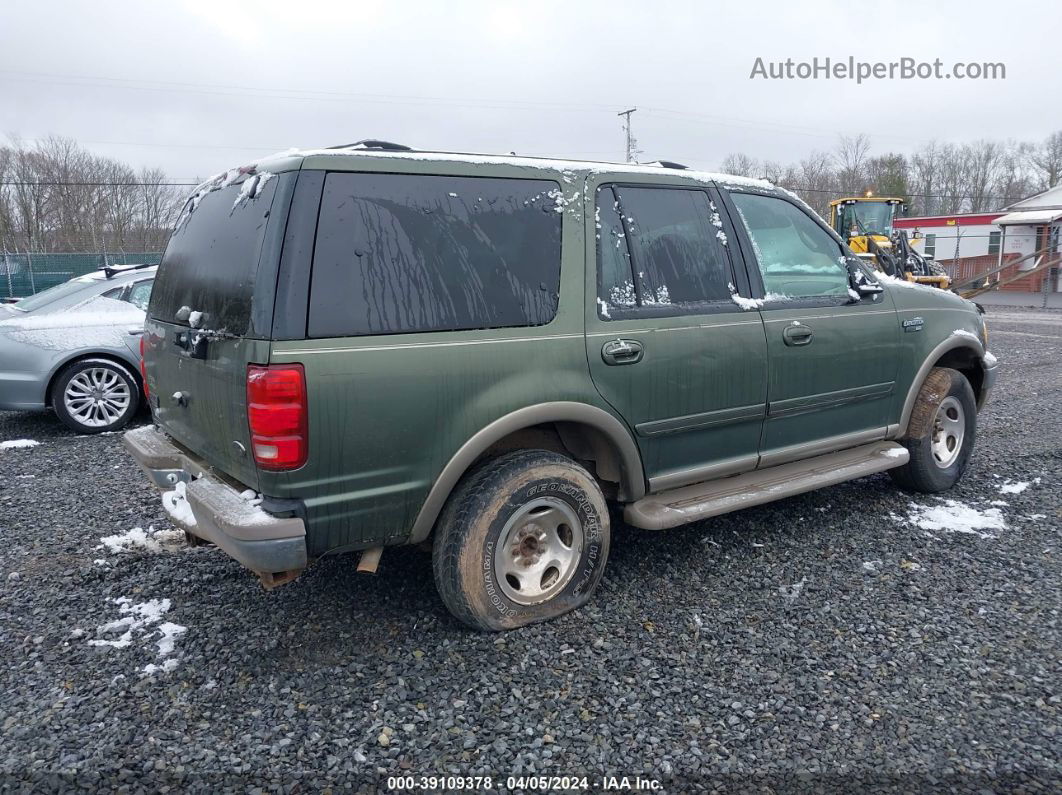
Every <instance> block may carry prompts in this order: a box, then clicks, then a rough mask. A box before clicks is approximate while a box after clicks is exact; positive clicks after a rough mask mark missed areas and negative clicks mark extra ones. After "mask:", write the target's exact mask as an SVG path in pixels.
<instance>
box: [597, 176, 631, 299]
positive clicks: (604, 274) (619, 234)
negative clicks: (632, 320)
mask: <svg viewBox="0 0 1062 795" xmlns="http://www.w3.org/2000/svg"><path fill="white" fill-rule="evenodd" d="M596 213H597V215H596V216H595V217H596V220H597V308H598V313H599V314H600V315H601V316H602V317H610V316H611V315H610V310H611V309H612V308H616V309H629V308H631V307H634V306H637V305H638V293H637V291H636V290H635V289H634V268H633V267H632V266H631V257H630V254H629V253H628V249H627V236H626V233H625V232H624V231H623V219H622V218H621V217H620V211H619V200H618V199H617V198H616V194H615V192H614V191H613V190H612V188H611V187H610V186H605V187H603V188H598V190H597V209H596Z"/></svg>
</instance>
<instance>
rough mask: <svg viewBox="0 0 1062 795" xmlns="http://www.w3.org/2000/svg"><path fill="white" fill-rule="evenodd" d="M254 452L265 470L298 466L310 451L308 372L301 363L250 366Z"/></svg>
mask: <svg viewBox="0 0 1062 795" xmlns="http://www.w3.org/2000/svg"><path fill="white" fill-rule="evenodd" d="M247 424H248V425H249V426H250V429H251V451H252V453H253V455H254V460H255V463H257V464H258V466H260V467H261V468H262V469H271V470H287V469H298V468H299V467H301V466H302V465H303V464H305V463H306V458H307V456H308V454H309V439H308V436H309V432H308V428H309V423H308V421H307V411H306V373H305V372H304V371H303V369H302V365H301V364H283V365H269V366H264V367H263V366H260V365H254V364H252V365H250V366H249V367H248V368H247Z"/></svg>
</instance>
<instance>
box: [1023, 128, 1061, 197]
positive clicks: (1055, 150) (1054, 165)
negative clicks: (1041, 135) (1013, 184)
mask: <svg viewBox="0 0 1062 795" xmlns="http://www.w3.org/2000/svg"><path fill="white" fill-rule="evenodd" d="M1030 160H1031V161H1032V164H1033V166H1035V167H1036V170H1037V171H1038V172H1039V175H1040V185H1039V187H1040V189H1041V190H1046V189H1047V188H1053V187H1054V186H1055V185H1057V184H1059V182H1062V130H1059V131H1058V132H1054V133H1051V135H1049V136H1047V139H1046V140H1045V141H1044V142H1043V143H1042V144H1041V145H1040V146H1039V147H1037V148H1036V149H1034V150H1033V151H1032V153H1031V157H1030Z"/></svg>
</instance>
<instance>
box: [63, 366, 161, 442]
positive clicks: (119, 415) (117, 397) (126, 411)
mask: <svg viewBox="0 0 1062 795" xmlns="http://www.w3.org/2000/svg"><path fill="white" fill-rule="evenodd" d="M51 398H52V408H53V409H54V410H55V414H56V416H57V417H59V419H60V420H62V421H63V423H64V424H66V426H67V427H69V428H71V429H72V430H74V431H76V432H77V433H82V434H95V433H103V432H105V431H116V430H118V429H120V428H124V427H125V426H126V425H127V424H128V423H129V421H130V420H131V419H132V418H133V416H134V415H135V414H136V412H137V409H138V408H139V407H140V385H139V384H138V383H137V380H136V378H135V377H134V376H133V374H132V373H131V372H130V371H129V369H128V368H126V367H123V366H122V365H120V364H118V363H117V362H113V361H110V360H109V359H83V360H81V361H79V362H74V363H73V364H71V365H70V366H68V367H67V368H66V369H65V370H63V371H62V372H61V373H59V376H58V377H57V378H56V379H55V383H53V384H52V395H51Z"/></svg>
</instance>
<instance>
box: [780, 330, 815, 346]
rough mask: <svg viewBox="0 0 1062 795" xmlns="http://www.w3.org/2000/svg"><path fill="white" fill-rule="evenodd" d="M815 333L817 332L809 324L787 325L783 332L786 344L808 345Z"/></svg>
mask: <svg viewBox="0 0 1062 795" xmlns="http://www.w3.org/2000/svg"><path fill="white" fill-rule="evenodd" d="M814 335H815V332H813V331H812V330H811V329H809V328H808V327H807V326H802V325H796V326H786V327H785V331H783V332H782V339H783V340H784V341H785V344H786V345H808V344H809V343H810V342H811V338H812V337H813V336H814Z"/></svg>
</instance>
